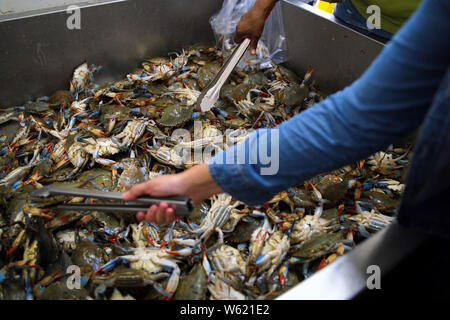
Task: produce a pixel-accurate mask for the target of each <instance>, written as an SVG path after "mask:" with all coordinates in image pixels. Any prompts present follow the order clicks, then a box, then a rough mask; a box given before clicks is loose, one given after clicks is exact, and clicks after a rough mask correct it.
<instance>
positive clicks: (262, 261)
mask: <svg viewBox="0 0 450 320" xmlns="http://www.w3.org/2000/svg"><path fill="white" fill-rule="evenodd" d="M269 259H270V257H269V256H268V255H267V254H262V255H260V256H258V257H257V258H256V260H255V264H256V265H257V266H262V265H265V264H266V263H267V262H269Z"/></svg>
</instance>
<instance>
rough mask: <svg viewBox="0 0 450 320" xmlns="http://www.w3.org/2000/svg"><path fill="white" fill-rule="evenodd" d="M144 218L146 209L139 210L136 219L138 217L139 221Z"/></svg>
mask: <svg viewBox="0 0 450 320" xmlns="http://www.w3.org/2000/svg"><path fill="white" fill-rule="evenodd" d="M144 218H145V212H144V211H139V212H138V213H137V214H136V219H137V220H138V221H142V220H144Z"/></svg>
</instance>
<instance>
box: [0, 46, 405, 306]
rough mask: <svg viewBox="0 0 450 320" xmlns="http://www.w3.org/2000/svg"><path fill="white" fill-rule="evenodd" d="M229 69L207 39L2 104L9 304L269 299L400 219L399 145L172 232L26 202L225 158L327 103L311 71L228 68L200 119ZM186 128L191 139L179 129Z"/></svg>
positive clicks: (0, 256)
mask: <svg viewBox="0 0 450 320" xmlns="http://www.w3.org/2000/svg"><path fill="white" fill-rule="evenodd" d="M221 64H222V57H221V53H220V52H219V51H218V50H217V49H216V48H215V47H214V46H211V45H198V46H193V47H190V48H185V49H184V50H183V51H182V52H181V53H180V54H177V55H172V56H171V57H167V58H166V57H154V58H151V59H146V60H145V61H144V62H143V63H142V65H141V68H139V69H138V70H135V71H134V72H133V73H130V74H128V75H127V76H126V78H125V79H123V80H120V81H117V82H113V83H105V84H103V85H101V86H99V85H96V84H95V83H94V79H93V75H94V73H95V72H98V71H100V70H101V68H99V67H96V66H88V65H87V64H83V65H81V66H80V67H78V68H77V69H76V70H75V72H74V75H73V79H72V81H71V83H70V86H69V90H68V91H65V90H60V91H57V92H55V93H54V94H53V95H52V96H50V97H42V98H39V99H37V100H36V101H34V102H32V101H29V102H27V103H25V104H24V105H23V106H14V107H11V108H8V109H4V110H3V111H2V113H1V115H0V124H7V125H8V126H11V125H15V124H17V129H16V130H14V132H13V134H9V135H3V136H0V154H1V160H0V193H1V195H2V197H1V200H2V201H1V212H0V213H1V214H0V298H1V299H272V298H275V297H276V296H278V295H279V294H280V293H282V292H284V291H285V290H288V289H289V288H291V287H292V286H294V285H296V284H297V283H299V282H300V281H302V280H304V279H305V278H308V277H310V276H311V275H312V274H314V273H315V272H316V271H318V270H320V269H321V268H323V267H324V266H326V265H327V264H330V263H332V262H333V261H335V260H336V259H337V258H338V257H339V256H341V255H343V254H345V252H347V251H349V250H351V249H352V248H354V247H355V246H356V245H357V244H358V243H359V242H361V241H363V240H364V239H365V238H367V237H369V236H370V235H371V234H372V233H374V232H377V231H378V230H380V229H382V228H383V227H385V226H386V225H387V224H389V223H390V222H391V221H392V219H393V218H394V216H395V213H396V207H397V203H398V200H399V197H400V195H401V193H402V191H403V180H404V175H405V171H406V169H407V166H408V161H409V160H408V157H409V156H410V154H409V148H404V147H402V146H396V147H394V146H391V147H389V149H388V150H384V151H380V152H379V153H377V154H375V155H373V156H372V157H370V158H368V159H366V160H363V161H360V162H358V163H355V164H353V165H349V166H346V167H344V168H341V169H339V170H336V171H334V172H330V173H324V174H321V175H318V176H316V177H314V178H313V179H311V180H310V181H307V182H305V183H304V184H302V185H299V186H296V187H293V188H290V189H289V190H286V191H284V192H281V193H280V194H278V195H276V196H275V197H274V198H273V199H272V200H271V201H269V202H267V203H265V204H264V205H263V206H259V207H250V206H247V205H246V204H244V203H241V202H239V201H236V200H235V199H233V198H232V197H231V196H229V195H226V194H221V195H218V196H214V197H212V198H211V199H209V200H207V201H203V202H201V203H200V204H198V205H197V206H196V207H195V209H194V210H193V212H192V214H191V216H190V217H189V218H184V219H183V220H179V221H177V222H175V223H173V224H171V225H166V226H157V225H155V224H149V223H145V222H141V223H137V222H136V220H135V218H134V216H133V215H132V214H128V215H127V214H115V213H104V212H94V211H86V212H78V211H59V212H58V211H55V210H53V209H52V206H54V205H55V204H59V203H68V202H70V203H80V202H86V201H88V202H92V201H93V200H92V199H84V198H70V197H66V196H56V197H51V198H46V199H40V198H39V199H38V198H33V197H31V196H30V193H31V191H33V190H35V189H36V188H42V187H43V186H48V185H53V186H61V187H64V186H66V187H79V188H87V189H93V190H94V189H98V190H111V191H112V190H114V191H123V190H126V189H128V188H130V187H131V186H132V185H134V184H136V183H140V182H143V181H146V180H149V179H152V178H153V177H155V176H157V175H160V174H169V173H175V172H180V171H182V170H185V169H187V168H189V167H191V166H192V165H193V164H192V163H190V162H186V161H183V158H182V156H181V154H180V150H205V149H206V148H212V149H213V150H215V151H217V150H220V149H226V148H228V144H226V143H223V141H232V142H236V143H237V142H242V141H243V140H244V139H245V138H246V137H247V136H248V134H249V132H250V129H252V128H260V127H274V126H276V125H278V124H279V123H281V122H282V121H285V120H287V119H289V118H291V117H293V116H295V115H296V114H297V113H299V112H301V111H303V110H305V109H307V108H310V107H314V104H315V103H316V102H319V101H321V100H322V99H323V97H322V95H321V94H320V91H319V90H318V87H317V85H316V84H315V83H314V81H312V77H311V75H312V73H313V70H310V69H308V70H307V72H306V74H305V76H304V77H303V79H300V78H299V77H297V75H295V74H294V73H293V72H291V71H290V70H287V69H286V68H284V67H282V66H278V65H273V66H272V68H270V69H267V70H264V71H251V70H249V71H246V72H244V71H242V72H235V73H233V74H232V76H231V77H230V79H229V81H228V82H227V83H226V85H225V86H224V87H223V89H222V91H221V98H220V100H219V101H218V102H217V104H216V105H215V106H214V107H213V108H212V110H211V111H209V112H206V113H199V112H198V111H196V110H195V102H196V100H197V97H198V96H199V94H200V91H201V90H202V89H203V88H204V87H205V86H206V85H207V84H208V82H209V81H210V80H211V79H213V77H214V76H215V74H216V73H217V72H218V71H219V69H220V66H221ZM193 120H198V121H201V124H202V129H203V131H202V134H200V136H198V135H194V134H193V131H194V127H195V126H194V121H193ZM180 128H184V129H186V130H187V132H188V136H189V135H190V137H188V138H190V139H186V134H184V135H182V137H180V136H177V138H175V137H174V136H173V135H172V133H173V132H174V131H175V130H177V129H180ZM227 129H228V130H227ZM226 130H227V131H226ZM185 132H186V131H185ZM223 132H225V136H224V135H223V134H222V133H223ZM191 139H192V140H191ZM175 146H177V147H181V148H176V147H175ZM213 153H214V152H212V153H211V154H213ZM202 160H203V161H207V160H208V159H207V158H204V159H202Z"/></svg>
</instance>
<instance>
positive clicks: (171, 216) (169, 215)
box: [166, 208, 176, 223]
mask: <svg viewBox="0 0 450 320" xmlns="http://www.w3.org/2000/svg"><path fill="white" fill-rule="evenodd" d="M166 219H167V222H166V223H171V222H173V221H175V220H176V217H175V209H174V208H167V210H166Z"/></svg>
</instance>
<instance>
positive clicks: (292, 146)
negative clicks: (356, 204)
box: [209, 0, 450, 205]
mask: <svg viewBox="0 0 450 320" xmlns="http://www.w3.org/2000/svg"><path fill="white" fill-rule="evenodd" d="M449 31H450V2H448V1H446V0H425V1H423V3H422V5H421V7H420V8H419V9H418V10H417V12H416V13H415V14H414V15H413V16H412V18H411V19H410V21H409V22H407V23H406V25H405V26H404V27H403V28H402V29H401V30H400V32H399V33H398V34H397V35H396V36H395V37H394V38H393V40H392V41H391V42H390V43H389V44H388V45H387V46H386V47H385V48H384V50H383V51H382V53H381V54H380V55H379V56H378V58H377V59H376V60H375V61H374V62H373V63H372V65H371V66H370V67H369V68H368V69H367V71H366V72H365V73H364V75H363V76H362V77H361V78H359V79H358V80H356V81H355V82H354V83H353V84H352V85H351V86H349V87H347V88H345V89H344V90H342V91H340V92H338V93H336V94H333V95H331V96H329V97H328V98H327V99H325V100H324V101H322V102H321V103H318V104H316V105H314V106H313V107H312V108H310V109H308V110H306V111H304V112H302V113H300V114H298V115H297V116H295V117H293V118H292V119H290V120H288V121H286V122H284V123H282V124H281V125H280V126H279V127H278V128H277V129H275V130H279V145H280V148H279V171H278V173H277V174H276V175H261V174H260V169H261V167H263V166H262V165H261V164H260V163H258V164H235V165H231V164H219V163H218V161H219V160H220V161H222V162H225V161H224V160H223V159H224V158H225V157H227V156H228V157H229V156H230V154H231V153H232V152H235V154H239V152H238V151H236V150H235V149H239V150H242V149H243V148H249V152H248V153H251V154H256V150H257V144H258V143H257V138H258V137H259V138H262V137H264V136H265V135H267V134H271V133H272V135H273V130H272V131H268V132H266V131H263V130H258V131H257V132H255V133H254V134H252V135H251V136H250V138H249V139H248V140H247V142H246V145H238V146H236V147H235V148H233V149H231V150H227V151H226V152H223V153H221V154H219V155H218V156H216V157H215V158H214V161H213V162H212V163H211V164H210V166H209V169H210V173H211V176H212V178H213V179H214V180H215V181H216V182H217V183H218V185H219V186H220V187H221V188H222V189H223V190H224V191H225V192H227V193H229V194H231V195H232V196H234V197H236V198H237V199H239V200H241V201H243V202H246V203H247V204H250V205H256V204H261V203H262V202H264V201H266V200H269V199H270V198H271V197H272V196H273V195H275V194H276V193H278V192H279V191H282V190H285V189H286V188H287V187H289V186H293V185H297V184H298V183H301V182H303V181H305V180H306V179H309V178H311V177H313V176H314V175H317V174H319V173H321V172H327V171H330V170H334V169H337V168H339V167H341V166H344V165H346V164H349V163H352V162H354V161H357V160H360V159H363V158H365V157H367V156H369V155H371V154H373V153H374V152H376V151H379V150H381V149H383V148H385V147H386V146H388V145H389V144H391V143H394V142H395V141H396V140H397V139H399V138H400V137H402V136H404V135H405V134H407V133H409V132H411V131H412V130H414V129H416V128H417V127H418V126H420V124H421V123H422V121H423V119H424V117H425V115H426V113H427V110H428V108H429V106H430V105H431V102H432V100H433V96H434V94H435V93H436V91H437V89H438V86H439V83H440V82H441V80H442V77H443V76H444V74H445V72H446V70H447V68H448V67H449V64H450V42H449V41H448V39H447V38H446V35H448V32H449Z"/></svg>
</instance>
